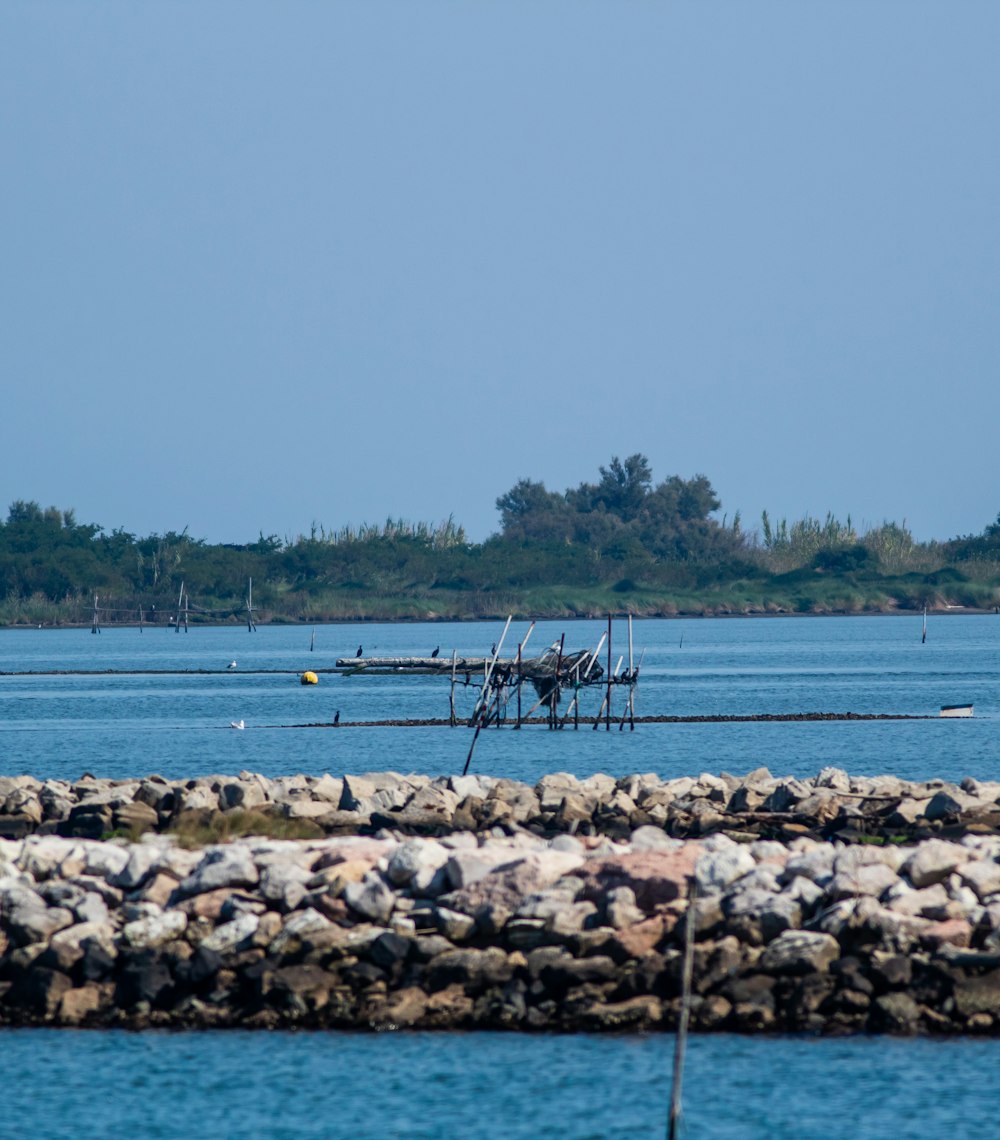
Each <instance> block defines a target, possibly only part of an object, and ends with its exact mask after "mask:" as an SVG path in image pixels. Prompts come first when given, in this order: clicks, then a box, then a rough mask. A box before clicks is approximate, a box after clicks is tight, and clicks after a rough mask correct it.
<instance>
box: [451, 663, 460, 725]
mask: <svg viewBox="0 0 1000 1140" xmlns="http://www.w3.org/2000/svg"><path fill="white" fill-rule="evenodd" d="M457 665H458V650H457V649H453V650H452V651H451V698H450V700H449V708H450V709H451V713H450V717H449V719H450V721H451V727H452V728H454V727H455V725H456V724H458V717H457V716H456V715H455V669H456V667H457Z"/></svg>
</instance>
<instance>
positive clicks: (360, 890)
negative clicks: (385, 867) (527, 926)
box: [341, 872, 396, 925]
mask: <svg viewBox="0 0 1000 1140" xmlns="http://www.w3.org/2000/svg"><path fill="white" fill-rule="evenodd" d="M341 897H342V898H343V899H344V901H345V902H346V903H347V905H348V906H349V907H350V908H351V910H353V911H354V912H355V913H356V914H359V915H361V917H362V918H367V919H369V920H370V921H372V922H377V923H380V924H381V925H385V923H387V922H388V921H389V916H390V915H391V914H392V911H393V907H394V906H395V902H396V899H395V896H394V895H393V893H392V891H391V890H390V889H389V887H388V886H386V884H385V883H384V882H383V880H382V878H381V877H380V876H379V875H377V874H375V873H374V872H369V873H368V874H367V875H366V876H365V878H364V879H363V880H362V882H360V883H348V884H347V885H346V886H345V887H344V890H343V894H342V896H341Z"/></svg>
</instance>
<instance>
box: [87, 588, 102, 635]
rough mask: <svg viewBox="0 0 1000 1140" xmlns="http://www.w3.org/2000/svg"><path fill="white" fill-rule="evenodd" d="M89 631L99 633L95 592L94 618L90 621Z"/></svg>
mask: <svg viewBox="0 0 1000 1140" xmlns="http://www.w3.org/2000/svg"><path fill="white" fill-rule="evenodd" d="M90 632H91V633H100V632H101V622H100V619H99V618H98V616H97V595H96V594H95V595H94V619H93V621H92V622H91V623H90Z"/></svg>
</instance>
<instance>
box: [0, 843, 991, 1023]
mask: <svg viewBox="0 0 1000 1140" xmlns="http://www.w3.org/2000/svg"><path fill="white" fill-rule="evenodd" d="M692 881H693V882H694V884H696V894H695V901H694V903H693V904H690V905H693V906H694V907H695V908H696V910H695V916H694V917H695V931H696V944H695V952H694V999H693V1006H692V1023H693V1026H694V1027H695V1028H696V1029H698V1030H720V1029H726V1030H737V1031H787V1030H793V1031H808V1032H838V1033H840V1032H857V1031H875V1032H891V1033H941V1034H945V1033H980V1034H994V1035H996V1034H1000V839H998V838H996V837H993V836H972V835H970V836H966V837H964V838H963V839H962V840H961V841H960V842H951V841H946V840H941V839H929V840H926V841H924V842H921V843H919V844H917V845H914V846H902V847H893V846H890V847H885V846H871V845H862V844H855V845H842V844H839V843H830V842H822V841H816V840H813V839H809V838H805V837H799V838H796V839H794V840H793V841H791V842H790V843H788V844H782V843H778V842H775V841H772V840H753V841H750V842H746V843H738V842H736V841H734V840H733V839H731V838H729V837H726V836H723V835H721V834H717V835H713V836H711V837H709V838H707V839H704V840H687V841H683V840H677V839H672V838H671V837H669V836H667V835H666V834H665V832H664V831H663V830H662V828H656V827H653V826H650V825H645V826H641V827H639V828H638V829H636V830H635V831H634V832H633V833H631V834H630V835H629V837H628V839H627V840H624V841H612V840H610V839H608V838H606V837H601V836H590V837H576V836H568V835H561V836H558V837H556V838H554V839H543V838H540V837H538V836H535V835H532V834H530V833H528V832H525V831H519V832H516V833H514V834H506V833H505V832H504V831H503V830H501V829H497V830H495V831H494V832H491V833H490V834H487V835H480V836H476V835H473V834H470V833H454V834H451V835H448V836H444V837H441V838H429V837H407V836H404V835H401V834H400V833H398V832H390V831H387V830H385V831H382V832H380V833H379V834H377V835H374V836H368V837H365V836H350V837H344V838H323V839H316V840H311V841H287V840H284V841H281V840H273V839H263V838H244V839H241V840H238V841H235V842H232V843H229V844H219V845H212V846H208V847H205V848H203V849H195V850H188V849H185V848H183V847H181V846H178V844H177V843H176V842H175V841H174V839H173V838H171V837H169V836H160V835H154V834H150V835H147V836H145V837H144V838H143V840H142V841H140V842H136V843H132V842H129V841H126V840H123V839H114V840H110V841H95V840H88V839H80V838H71V837H65V838H64V837H58V836H28V837H25V838H23V839H20V840H3V841H0V1023H2V1024H12V1025H35V1024H50V1025H51V1024H56V1025H84V1026H108V1025H126V1026H133V1027H143V1026H147V1025H169V1026H198V1027H200V1026H244V1027H267V1028H270V1027H276V1026H292V1025H300V1026H316V1027H371V1028H387V1027H405V1026H419V1027H442V1028H458V1027H491V1028H508V1029H526V1030H545V1029H557V1030H609V1029H636V1028H639V1029H657V1028H671V1027H673V1026H674V1025H675V1024H676V1020H677V1016H678V1013H679V1008H680V997H679V986H680V974H681V959H682V951H683V946H682V942H683V931H684V929H685V926H686V923H685V922H683V921H681V920H682V918H683V916H684V915H685V912H686V909H687V907H688V905H689V903H688V897H689V894H688V892H689V887H690V884H691V883H692Z"/></svg>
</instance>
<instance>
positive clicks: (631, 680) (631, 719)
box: [628, 614, 635, 732]
mask: <svg viewBox="0 0 1000 1140" xmlns="http://www.w3.org/2000/svg"><path fill="white" fill-rule="evenodd" d="M628 730H629V732H635V672H634V671H633V669H632V615H631V614H629V615H628Z"/></svg>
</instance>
